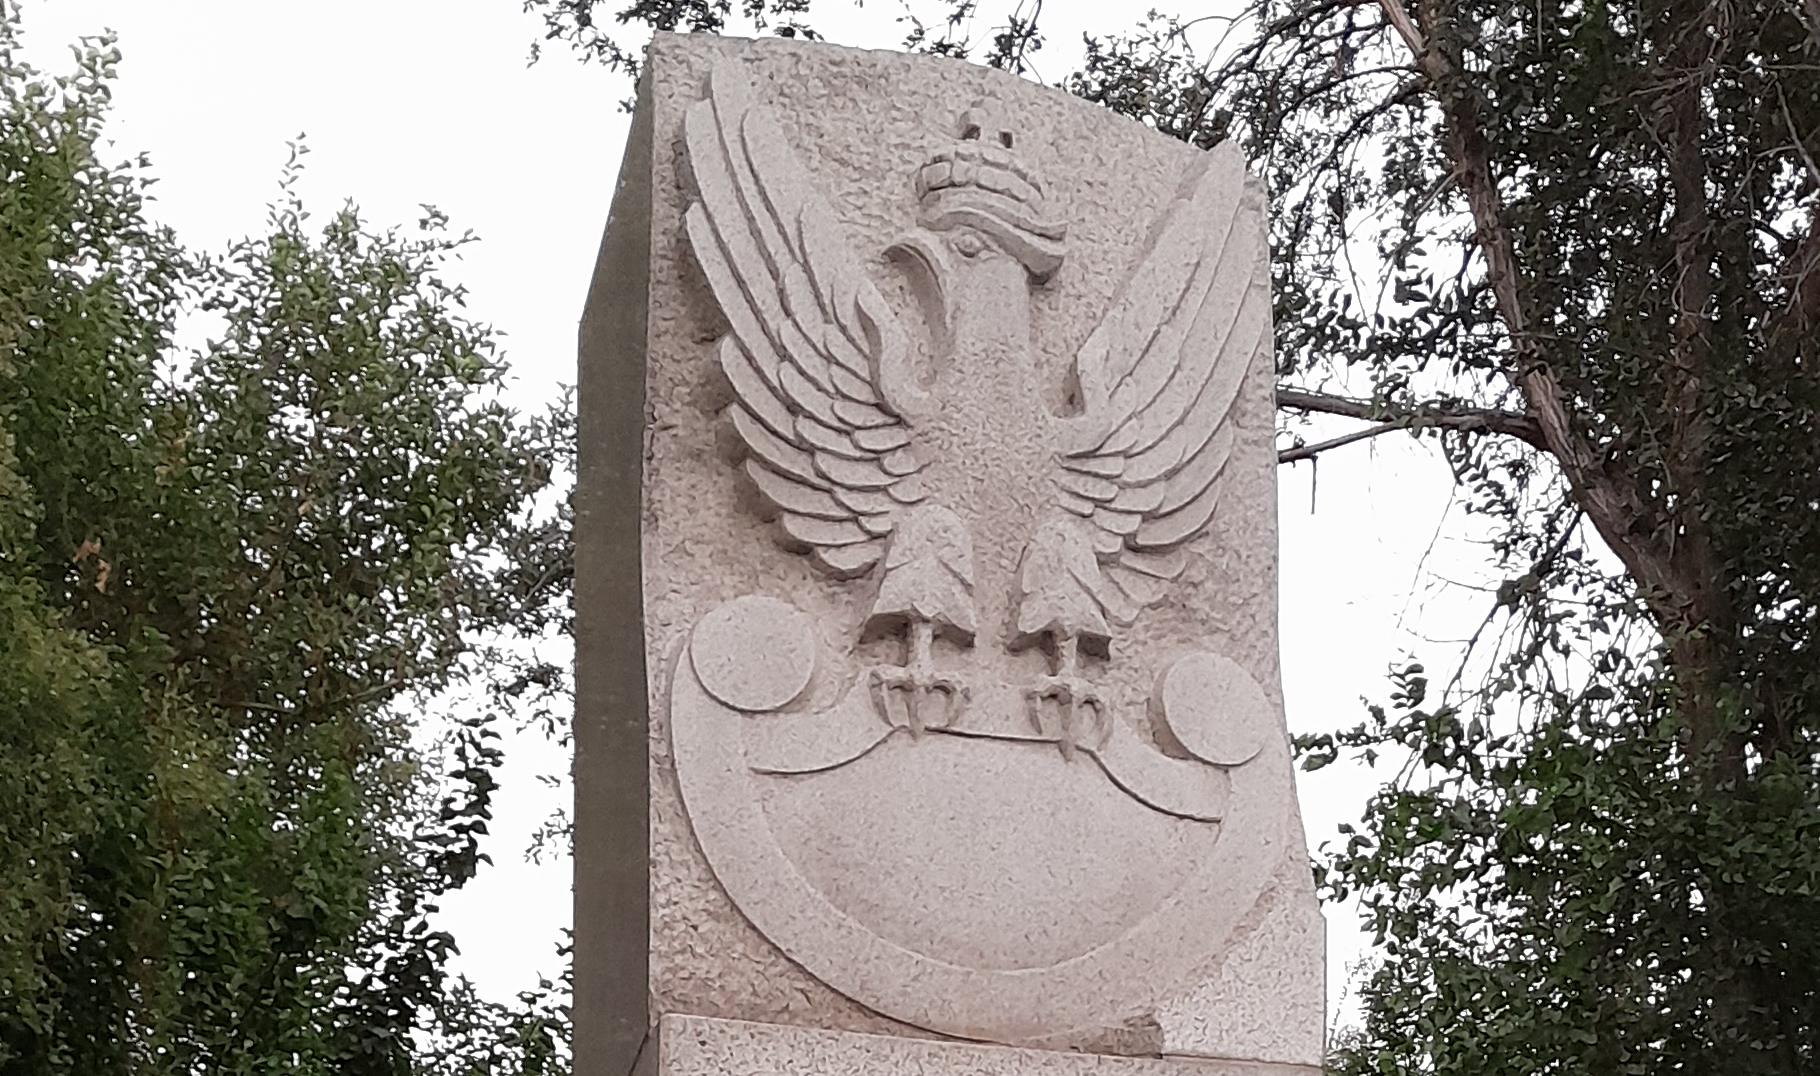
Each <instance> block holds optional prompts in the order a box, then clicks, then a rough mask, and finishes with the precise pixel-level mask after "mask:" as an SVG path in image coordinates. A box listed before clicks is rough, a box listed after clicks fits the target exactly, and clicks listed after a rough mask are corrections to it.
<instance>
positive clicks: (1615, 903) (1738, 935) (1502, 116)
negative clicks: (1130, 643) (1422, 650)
mask: <svg viewBox="0 0 1820 1076" xmlns="http://www.w3.org/2000/svg"><path fill="white" fill-rule="evenodd" d="M1399 16H1406V17H1407V19H1408V23H1407V25H1406V29H1405V30H1399V29H1398V28H1397V27H1396V25H1395V20H1396V18H1397V17H1399ZM1246 17H1247V19H1248V20H1250V21H1249V23H1248V24H1246V25H1243V26H1241V27H1240V30H1239V32H1238V33H1237V34H1235V35H1234V36H1233V37H1231V38H1228V39H1226V40H1225V41H1224V42H1212V41H1209V40H1208V39H1207V37H1206V35H1205V34H1198V31H1197V29H1196V28H1195V27H1192V26H1188V25H1184V24H1176V23H1169V22H1165V21H1154V22H1152V23H1151V24H1149V25H1148V26H1147V27H1145V28H1143V29H1141V30H1140V31H1139V32H1137V33H1135V34H1132V35H1129V36H1125V37H1122V38H1118V39H1114V40H1112V41H1109V42H1101V43H1098V44H1097V45H1096V47H1095V48H1094V50H1093V52H1092V54H1091V56H1090V63H1089V67H1088V69H1087V70H1086V71H1085V72H1084V73H1083V74H1082V75H1081V76H1080V77H1079V78H1078V79H1077V81H1076V83H1075V86H1076V89H1077V91H1078V92H1081V93H1084V94H1086V95H1087V96H1089V97H1093V98H1095V99H1099V100H1102V101H1105V102H1106V103H1108V104H1110V105H1113V106H1115V107H1119V108H1121V109H1125V110H1128V111H1131V112H1133V113H1135V114H1137V115H1139V116H1140V117H1141V118H1144V119H1146V120H1147V121H1148V122H1151V123H1154V124H1155V125H1157V126H1158V127H1159V128H1161V129H1164V130H1167V131H1169V132H1170V133H1172V134H1176V135H1177V136H1178V137H1183V138H1189V139H1192V140H1196V141H1201V142H1203V143H1205V142H1208V141H1212V140H1215V139H1218V138H1220V137H1224V136H1226V135H1227V134H1228V133H1230V134H1231V135H1232V136H1233V137H1238V138H1241V139H1242V140H1244V142H1245V144H1246V145H1247V147H1248V149H1249V151H1250V153H1251V155H1252V157H1253V159H1254V160H1255V161H1257V162H1258V164H1259V165H1260V167H1262V168H1263V169H1264V170H1265V172H1266V174H1267V175H1268V177H1269V180H1270V183H1271V186H1272V189H1273V192H1274V194H1275V204H1274V207H1273V209H1274V220H1273V230H1274V233H1275V250H1274V257H1273V268H1274V276H1275V284H1276V292H1277V300H1278V317H1277V325H1278V331H1279V359H1280V362H1281V366H1282V372H1283V374H1284V375H1285V377H1288V378H1292V379H1296V380H1304V379H1306V380H1308V381H1313V382H1316V383H1321V382H1325V381H1328V380H1329V379H1341V380H1343V381H1344V380H1350V382H1351V383H1354V384H1358V383H1360V382H1363V383H1364V384H1365V385H1366V386H1367V387H1368V388H1369V395H1370V397H1371V400H1372V403H1373V405H1374V406H1375V407H1378V408H1380V409H1381V411H1382V412H1383V413H1384V414H1385V415H1387V416H1391V415H1396V414H1398V413H1411V412H1416V411H1434V410H1438V411H1442V412H1445V411H1447V410H1448V409H1450V408H1452V409H1460V408H1463V407H1465V406H1468V405H1470V406H1473V407H1481V408H1485V407H1490V408H1502V409H1506V410H1508V411H1510V412H1516V413H1519V414H1521V415H1522V416H1525V417H1527V419H1528V420H1529V421H1532V422H1536V423H1537V424H1538V425H1541V424H1543V422H1544V420H1545V419H1547V418H1548V416H1549V415H1550V414H1551V412H1552V413H1554V414H1558V415H1559V416H1560V417H1561V420H1562V424H1561V427H1560V428H1558V429H1557V430H1555V431H1553V432H1552V433H1547V432H1546V431H1545V434H1546V435H1544V436H1540V437H1538V438H1536V439H1535V440H1534V441H1525V440H1517V439H1509V440H1507V439H1502V438H1496V437H1488V436H1485V435H1483V434H1481V433H1473V432H1467V431H1465V430H1464V429H1461V430H1457V431H1454V432H1449V433H1447V434H1445V435H1443V442H1442V443H1443V446H1444V448H1445V449H1446V453H1447V457H1448V459H1449V461H1450V462H1451V463H1452V465H1453V467H1454V470H1455V474H1456V476H1457V478H1458V481H1459V483H1460V485H1461V487H1462V492H1463V494H1464V496H1465V498H1466V503H1467V505H1468V507H1469V509H1470V510H1471V511H1473V512H1474V513H1476V514H1477V515H1478V516H1479V517H1480V518H1481V519H1482V520H1483V521H1484V523H1485V525H1486V528H1487V530H1488V531H1489V533H1490V534H1491V536H1492V539H1493V546H1492V551H1493V554H1494V556H1495V557H1496V558H1497V561H1498V563H1499V564H1500V565H1501V566H1502V567H1503V568H1504V569H1505V570H1506V571H1507V572H1508V573H1509V578H1508V581H1507V582H1506V583H1505V584H1504V585H1503V586H1502V587H1501V588H1499V591H1498V593H1497V594H1496V595H1495V597H1494V599H1493V602H1492V606H1493V607H1492V609H1491V610H1490V612H1489V614H1488V617H1487V620H1486V623H1485V625H1484V626H1483V627H1482V628H1481V629H1480V631H1479V633H1478V634H1477V635H1475V637H1474V639H1473V644H1472V646H1471V647H1470V648H1469V650H1468V655H1467V659H1466V662H1465V663H1464V664H1463V665H1462V667H1461V668H1460V669H1459V670H1458V671H1456V672H1455V673H1454V674H1453V675H1452V676H1450V677H1449V678H1448V680H1447V681H1446V682H1445V684H1444V685H1437V686H1431V684H1430V681H1429V680H1428V678H1427V675H1426V673H1425V672H1424V670H1423V669H1422V668H1421V667H1420V666H1412V667H1410V668H1407V669H1404V670H1401V671H1400V672H1399V673H1398V677H1397V685H1396V690H1395V691H1394V693H1393V695H1392V698H1391V701H1390V705H1389V706H1385V707H1374V708H1373V709H1372V713H1371V716H1370V718H1369V720H1367V721H1366V722H1364V723H1363V724H1361V725H1359V726H1358V727H1356V728H1353V729H1350V730H1347V731H1345V732H1343V733H1340V734H1337V735H1333V736H1320V737H1312V738H1309V739H1308V740H1307V741H1306V742H1305V743H1304V747H1305V748H1306V749H1307V750H1308V751H1309V754H1308V755H1307V756H1306V759H1305V761H1306V763H1307V764H1308V765H1310V766H1314V767H1318V766H1320V765H1323V764H1325V763H1327V762H1329V761H1331V760H1332V759H1334V758H1335V757H1337V756H1338V755H1340V754H1352V755H1354V756H1356V757H1362V758H1364V759H1365V760H1367V761H1382V762H1384V763H1386V764H1395V765H1396V766H1397V769H1396V772H1395V774H1394V776H1392V777H1391V779H1390V780H1389V783H1388V784H1387V785H1386V786H1385V787H1384V789H1383V790H1382V791H1381V792H1379V793H1378V795H1377V796H1376V797H1375V798H1374V799H1373V800H1372V802H1371V804H1370V806H1369V809H1368V811H1367V814H1366V817H1365V819H1364V825H1363V827H1362V828H1361V829H1360V831H1359V832H1357V833H1353V834H1351V835H1350V836H1349V840H1348V843H1347V845H1346V846H1345V847H1344V848H1343V849H1339V850H1337V852H1336V853H1335V854H1334V855H1333V856H1332V858H1331V860H1330V861H1329V862H1328V863H1326V864H1325V865H1324V870H1323V876H1324V879H1325V881H1326V884H1327V886H1328V887H1329V890H1330V893H1331V895H1333V896H1336V897H1344V896H1347V895H1356V896H1357V897H1358V898H1359V899H1360V902H1361V906H1362V909H1363V911H1364V914H1365V917H1366V922H1367V924H1368V925H1369V926H1370V927H1371V928H1372V929H1373V930H1374V932H1375V935H1376V938H1377V941H1378V943H1379V946H1380V958H1381V959H1380V961H1379V964H1378V967H1377V969H1376V971H1375V974H1373V976H1372V977H1371V978H1370V980H1369V981H1368V982H1367V983H1366V984H1365V986H1364V989H1363V992H1362V998H1361V1000H1362V1003H1363V1006H1364V1010H1365V1023H1364V1026H1363V1027H1362V1028H1361V1029H1358V1030H1357V1033H1356V1034H1354V1035H1353V1036H1352V1037H1350V1038H1349V1039H1348V1040H1347V1041H1345V1042H1344V1043H1343V1044H1342V1048H1341V1049H1340V1050H1339V1051H1338V1053H1337V1055H1336V1058H1335V1062H1334V1064H1335V1068H1336V1069H1337V1070H1338V1071H1342V1072H1360V1073H1364V1072H1433V1073H1467V1072H1470V1073H1475V1074H1481V1073H1483V1074H1489V1073H1581V1072H1584V1073H1619V1072H1636V1073H1655V1072H1665V1071H1674V1072H1689V1073H1729V1072H1739V1073H1743V1072H1750V1073H1769V1072H1784V1073H1795V1072H1806V1071H1812V1070H1813V1069H1814V1068H1815V1067H1816V1066H1820V1054H1817V1053H1816V1052H1815V1051H1816V1043H1817V1042H1820V841H1817V839H1816V838H1817V837H1820V662H1817V661H1816V660H1815V657H1814V654H1815V650H1816V646H1817V645H1820V637H1817V633H1820V436H1816V435H1817V434H1820V378H1817V377H1816V374H1815V363H1816V361H1817V360H1820V217H1817V215H1816V207H1817V205H1820V170H1817V169H1816V168H1815V166H1814V163H1813V155H1814V153H1815V152H1816V150H1820V142H1817V141H1816V139H1815V137H1814V132H1816V131H1820V84H1817V83H1815V81H1814V80H1813V79H1812V78H1811V77H1810V76H1811V72H1812V71H1813V70H1814V64H1815V63H1816V62H1817V61H1820V12H1817V11H1815V10H1813V9H1812V5H1808V6H1807V8H1805V9H1804V8H1802V7H1801V6H1800V5H1796V4H1791V3H1778V2H1761V3H1744V4H1715V5H1708V4H1643V5H1641V6H1637V5H1628V6H1617V5H1606V4H1601V3H1579V2H1565V3H1561V2H1545V3H1541V4H1534V3H1524V4H1509V3H1502V2H1495V0H1471V2H1441V0H1433V2H1426V3H1418V4H1414V5H1412V7H1411V8H1410V9H1409V10H1408V11H1407V12H1405V11H1404V9H1403V7H1402V6H1401V5H1400V4H1397V3H1391V2H1384V3H1371V4H1352V3H1330V2H1316V3H1308V2H1297V3H1275V2H1270V3H1262V4H1259V5H1258V6H1256V7H1254V8H1251V9H1249V10H1248V11H1247V13H1246ZM1197 34H1198V36H1197ZM1411 38H1413V39H1414V40H1413V42H1412V40H1411ZM1412 45H1413V47H1412ZM1197 46H1198V47H1197ZM1538 448H1540V449H1541V451H1538V450H1537V449H1538ZM1589 524H1590V526H1588V525H1589ZM1589 532H1590V533H1589Z"/></svg>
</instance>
